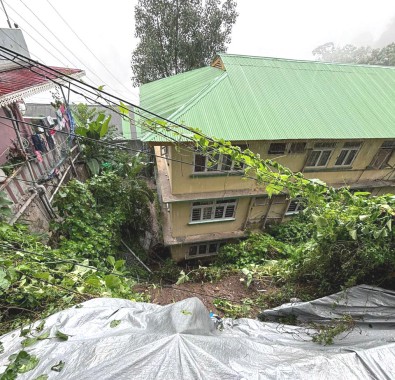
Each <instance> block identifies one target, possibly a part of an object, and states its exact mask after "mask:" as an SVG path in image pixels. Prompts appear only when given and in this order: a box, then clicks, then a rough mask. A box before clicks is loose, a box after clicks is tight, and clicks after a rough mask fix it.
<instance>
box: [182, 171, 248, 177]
mask: <svg viewBox="0 0 395 380" xmlns="http://www.w3.org/2000/svg"><path fill="white" fill-rule="evenodd" d="M243 174H244V171H229V172H214V171H213V172H196V173H193V174H191V175H190V177H191V178H195V177H197V178H200V177H227V176H242V175H243Z"/></svg>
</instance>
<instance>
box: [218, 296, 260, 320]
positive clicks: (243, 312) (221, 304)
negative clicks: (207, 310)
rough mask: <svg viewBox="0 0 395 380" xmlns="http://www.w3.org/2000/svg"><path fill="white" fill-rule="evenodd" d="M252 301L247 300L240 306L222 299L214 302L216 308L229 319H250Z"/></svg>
mask: <svg viewBox="0 0 395 380" xmlns="http://www.w3.org/2000/svg"><path fill="white" fill-rule="evenodd" d="M252 303H253V302H252V300H250V299H249V298H246V299H245V300H243V301H242V302H241V303H240V304H237V303H233V302H230V301H228V300H224V299H221V298H218V299H215V300H214V301H213V304H214V306H215V307H216V308H217V309H218V310H220V311H221V312H223V313H224V316H225V317H227V318H234V319H236V318H248V317H249V316H250V315H249V314H250V311H251V305H252Z"/></svg>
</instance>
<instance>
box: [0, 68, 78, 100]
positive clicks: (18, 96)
mask: <svg viewBox="0 0 395 380" xmlns="http://www.w3.org/2000/svg"><path fill="white" fill-rule="evenodd" d="M68 76H70V77H72V78H74V79H80V78H82V77H83V76H85V71H83V70H81V71H79V72H77V73H73V74H69V75H68ZM53 80H54V81H56V83H59V84H65V83H67V82H68V80H67V78H66V79H64V77H58V78H54V79H53ZM56 83H54V82H52V81H51V80H48V82H46V83H42V84H39V85H36V86H31V87H27V88H24V89H23V90H19V91H15V92H13V93H11V94H6V95H3V96H0V107H4V106H7V105H9V104H12V103H15V102H17V101H19V100H22V99H23V98H26V97H30V96H33V95H36V94H39V93H41V92H45V91H48V90H50V89H52V88H54V87H55V86H56Z"/></svg>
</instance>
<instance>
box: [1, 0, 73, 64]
mask: <svg viewBox="0 0 395 380" xmlns="http://www.w3.org/2000/svg"><path fill="white" fill-rule="evenodd" d="M4 2H5V3H6V4H7V5H8V6H9V7H10V8H11V9H12V10H13V11H14V12H15V13H16V14H17V15H18V16H19V17H20V18H21V19H22V20H23V21H25V23H26V24H28V25H29V26H30V27H31V28H32V29H33V30H34V31H35V32H36V33H37V34H39V35H40V36H41V37H42V38H43V39H44V40H45V41H46V42H47V43H48V44H50V45H51V46H52V47H53V48H54V49H55V50H57V51H58V52H59V53H60V54H61V55H62V56H63V57H64V58H65V59H66V60H67V61H69V63H71V61H70V60H69V59H68V58H67V57H66V56H65V55H64V54H63V53H62V52H61V51H59V49H58V48H56V47H55V46H54V45H53V44H52V43H51V42H50V41H49V40H48V39H47V38H46V37H44V36H43V35H42V34H41V33H40V32H39V31H38V30H37V29H36V28H35V27H34V26H32V25H31V24H30V23H29V21H27V20H26V19H25V18H24V17H23V16H22V15H21V14H20V13H18V12H17V11H16V10H15V9H14V8H13V7H12V6H11V5H10V4H8V3H7V2H6V1H5V0H4ZM13 21H14V20H13ZM21 29H22V28H21ZM25 32H26V33H27V34H28V35H29V36H30V37H31V38H32V39H33V40H34V41H35V42H36V43H38V44H39V45H40V46H41V47H42V48H43V49H45V51H46V52H47V53H49V54H51V56H52V57H53V58H55V59H59V58H57V57H55V56H54V55H53V54H52V52H50V51H49V50H48V49H47V48H46V47H45V46H43V45H42V44H41V43H40V42H39V41H37V40H36V39H35V38H34V37H33V36H32V35H31V34H29V33H28V32H27V31H26V30H25ZM59 61H60V62H61V63H62V64H63V65H65V66H68V64H66V63H65V62H64V61H62V60H60V59H59ZM71 64H72V63H71Z"/></svg>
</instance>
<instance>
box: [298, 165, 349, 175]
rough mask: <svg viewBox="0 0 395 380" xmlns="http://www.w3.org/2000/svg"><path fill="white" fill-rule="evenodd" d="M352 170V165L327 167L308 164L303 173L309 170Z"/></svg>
mask: <svg viewBox="0 0 395 380" xmlns="http://www.w3.org/2000/svg"><path fill="white" fill-rule="evenodd" d="M350 170H353V168H352V166H340V165H339V166H334V167H331V168H327V167H326V166H308V167H306V168H305V169H304V171H303V172H304V173H309V172H342V171H350Z"/></svg>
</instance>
